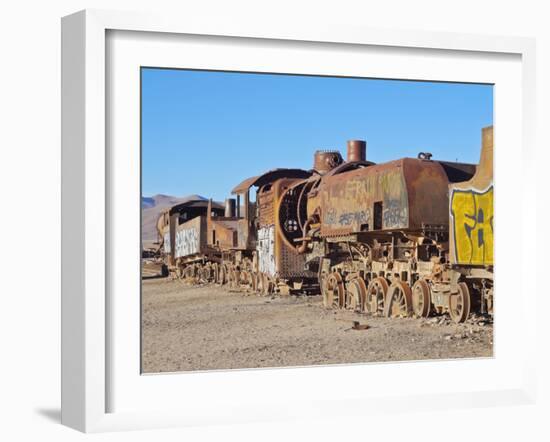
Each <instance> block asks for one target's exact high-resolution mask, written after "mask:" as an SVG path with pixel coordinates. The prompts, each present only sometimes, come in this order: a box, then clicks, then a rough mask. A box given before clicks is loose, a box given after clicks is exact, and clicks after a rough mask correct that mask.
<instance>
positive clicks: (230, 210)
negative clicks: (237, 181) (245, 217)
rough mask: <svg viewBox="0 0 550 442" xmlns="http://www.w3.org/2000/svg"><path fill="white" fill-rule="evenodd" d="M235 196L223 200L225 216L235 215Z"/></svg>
mask: <svg viewBox="0 0 550 442" xmlns="http://www.w3.org/2000/svg"><path fill="white" fill-rule="evenodd" d="M235 204H236V201H235V198H227V199H226V200H225V213H224V215H225V217H226V218H234V217H235Z"/></svg>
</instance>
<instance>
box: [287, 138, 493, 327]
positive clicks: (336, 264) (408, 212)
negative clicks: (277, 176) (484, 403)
mask: <svg viewBox="0 0 550 442" xmlns="http://www.w3.org/2000/svg"><path fill="white" fill-rule="evenodd" d="M490 134H492V128H487V129H485V130H484V136H483V140H484V143H483V145H484V147H483V149H482V158H481V161H480V166H479V168H476V166H475V165H472V164H463V163H453V162H446V161H435V160H432V159H431V155H430V154H427V153H421V154H419V156H418V158H414V159H413V158H403V159H400V160H395V161H390V162H388V163H384V164H374V163H372V162H368V161H366V143H365V142H363V141H357V140H355V141H350V142H348V161H347V162H342V163H341V164H336V165H334V167H333V168H332V169H330V170H328V171H326V172H325V173H324V174H323V175H320V176H316V177H314V178H311V179H309V180H307V181H304V182H302V183H297V184H296V185H295V188H294V189H290V190H289V191H288V194H290V193H291V192H292V191H294V194H300V193H301V192H297V190H298V189H299V188H300V187H302V188H303V189H307V198H306V199H301V200H298V199H296V200H295V206H296V208H297V209H296V216H295V218H296V219H298V220H299V224H300V226H301V228H302V232H301V238H293V241H294V242H297V243H298V246H297V250H299V251H300V253H303V254H304V255H305V256H306V265H307V267H308V268H309V269H310V270H312V271H317V272H318V275H319V284H320V287H321V293H322V295H323V301H324V303H325V306H327V307H331V308H350V309H355V310H362V311H366V312H368V313H373V314H384V315H386V316H390V317H395V316H408V315H409V314H411V313H413V312H414V313H415V314H416V315H418V316H428V315H429V314H430V313H432V312H438V313H443V312H449V313H450V315H451V317H452V318H453V319H454V320H455V321H457V322H461V321H464V320H465V319H466V318H467V316H468V314H469V312H470V308H471V307H472V306H473V304H474V303H475V301H477V300H479V299H481V298H483V299H484V302H481V305H478V304H479V303H477V304H476V305H475V308H476V309H477V308H478V307H480V308H479V309H478V310H479V311H481V312H482V313H483V312H485V311H491V308H492V299H493V297H492V296H493V295H492V279H491V278H490V275H491V274H492V267H491V266H492V261H490V259H492V150H491V149H492V144H490V141H491V140H492V135H490ZM489 145H490V147H489ZM489 151H490V152H489ZM489 163H490V164H491V165H490V166H489ZM472 188H475V189H478V190H472ZM479 189H482V190H479ZM472 194H474V195H472ZM481 199H483V202H481ZM480 204H483V205H484V212H483V213H481V214H479V213H476V214H474V213H473V212H474V211H475V210H474V209H475V207H477V206H479V205H480ZM488 216H489V217H490V218H489V217H488ZM304 219H305V222H303V223H302V222H301V220H304ZM489 219H490V221H489ZM464 220H470V222H468V223H467V224H466V225H463V224H464ZM461 223H462V224H461ZM482 223H485V224H484V226H483V227H480V224H482ZM459 225H460V229H458V228H457V227H456V226H459ZM449 226H453V229H454V230H453V229H450V228H449ZM488 228H490V229H491V237H490V239H481V240H480V241H484V248H482V249H480V248H479V247H473V246H472V245H471V244H472V241H478V239H477V237H476V238H474V235H483V233H479V230H476V229H482V230H483V231H486V230H487V229H488ZM480 238H481V237H480ZM289 239H290V238H289ZM450 239H451V241H450ZM450 245H451V246H452V247H453V248H452V249H451V250H449V246H450ZM468 247H470V248H469V249H468ZM472 247H473V248H472ZM489 249H490V251H489ZM468 253H469V254H470V255H471V256H470V255H468ZM464 257H466V258H468V259H466V258H464ZM475 259H478V260H479V262H478V261H475ZM474 287H478V288H476V290H478V291H479V290H480V291H481V292H483V295H480V297H477V298H476V300H474V299H472V297H471V296H470V291H471V290H472V288H474ZM485 306H486V307H485Z"/></svg>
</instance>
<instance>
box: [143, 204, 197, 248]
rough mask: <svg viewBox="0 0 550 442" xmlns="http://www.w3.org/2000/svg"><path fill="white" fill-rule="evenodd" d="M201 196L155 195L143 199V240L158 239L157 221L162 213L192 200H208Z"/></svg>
mask: <svg viewBox="0 0 550 442" xmlns="http://www.w3.org/2000/svg"><path fill="white" fill-rule="evenodd" d="M206 199H207V198H205V197H203V196H200V195H187V196H183V197H177V196H171V195H160V194H159V195H154V196H150V197H149V196H142V197H141V239H142V240H143V241H154V240H156V239H157V220H158V217H159V216H160V213H161V212H162V211H163V210H164V209H166V208H167V207H170V206H173V205H174V204H178V203H184V202H186V201H191V200H206Z"/></svg>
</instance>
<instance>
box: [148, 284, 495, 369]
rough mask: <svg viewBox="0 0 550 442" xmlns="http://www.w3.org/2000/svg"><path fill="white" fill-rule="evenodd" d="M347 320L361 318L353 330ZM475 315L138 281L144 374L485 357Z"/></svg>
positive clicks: (487, 328)
mask: <svg viewBox="0 0 550 442" xmlns="http://www.w3.org/2000/svg"><path fill="white" fill-rule="evenodd" d="M353 321H359V323H360V324H362V325H363V324H367V325H368V328H367V329H366V330H354V329H352V328H351V327H352V325H353ZM492 354H493V326H492V324H490V323H488V322H487V321H486V320H482V318H477V319H473V320H469V321H468V322H466V323H465V324H458V325H457V324H454V323H452V322H450V321H449V320H448V319H446V317H445V316H441V317H434V318H429V319H414V318H404V319H386V318H377V317H369V316H366V315H363V314H358V313H353V312H348V311H331V310H325V309H324V308H323V307H322V303H321V298H320V296H313V297H305V296H301V297H296V296H284V297H261V296H256V295H245V294H242V293H230V292H228V291H227V290H226V289H225V288H224V289H222V288H220V287H217V286H215V285H203V286H189V285H185V284H184V283H182V282H181V281H178V280H171V279H168V278H159V279H148V280H144V281H143V294H142V369H143V372H144V373H158V372H173V371H188V370H212V369H228V368H253V367H279V366H297V365H317V364H337V363H351V362H380V361H405V360H418V359H441V358H443V359H450V358H473V357H490V356H492Z"/></svg>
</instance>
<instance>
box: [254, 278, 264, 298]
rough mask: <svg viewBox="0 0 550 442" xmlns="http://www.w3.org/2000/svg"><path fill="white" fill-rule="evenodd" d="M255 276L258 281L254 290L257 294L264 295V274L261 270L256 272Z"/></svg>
mask: <svg viewBox="0 0 550 442" xmlns="http://www.w3.org/2000/svg"><path fill="white" fill-rule="evenodd" d="M257 278H258V282H257V284H256V290H257V291H258V294H260V295H265V291H264V274H263V273H262V272H258V275H257Z"/></svg>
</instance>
